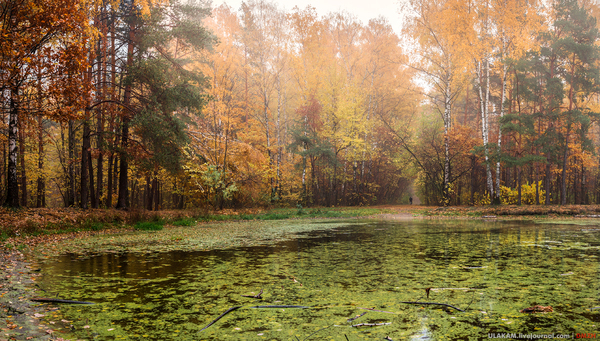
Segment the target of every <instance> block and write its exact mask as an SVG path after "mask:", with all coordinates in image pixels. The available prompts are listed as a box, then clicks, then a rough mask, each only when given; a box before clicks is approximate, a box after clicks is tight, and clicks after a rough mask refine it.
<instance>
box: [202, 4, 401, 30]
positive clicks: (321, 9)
mask: <svg viewBox="0 0 600 341" xmlns="http://www.w3.org/2000/svg"><path fill="white" fill-rule="evenodd" d="M242 1H243V0H212V3H213V6H214V7H217V6H220V5H221V4H222V3H227V5H229V6H230V7H232V8H233V9H235V10H239V8H240V5H241V4H242ZM271 1H272V2H274V3H276V4H278V6H279V8H281V9H284V10H286V11H290V10H291V9H292V8H294V6H298V7H299V8H301V9H304V8H306V6H308V5H311V6H312V7H314V8H315V9H316V10H317V13H319V15H321V16H324V15H326V14H327V13H330V12H338V11H340V10H345V11H347V12H349V13H351V14H353V15H355V16H356V17H357V18H358V19H359V20H360V21H362V23H363V24H367V23H368V22H369V19H373V18H377V17H379V16H383V17H385V18H387V20H388V21H389V23H390V24H391V25H392V27H393V29H394V32H396V34H399V33H400V29H401V21H400V15H399V14H398V10H399V7H400V5H399V1H398V0H320V1H315V0H271Z"/></svg>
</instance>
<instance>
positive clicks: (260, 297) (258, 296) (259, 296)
mask: <svg viewBox="0 0 600 341" xmlns="http://www.w3.org/2000/svg"><path fill="white" fill-rule="evenodd" d="M262 293H263V289H262V288H261V289H260V292H259V293H258V295H254V296H252V295H242V297H250V298H257V299H259V300H262Z"/></svg>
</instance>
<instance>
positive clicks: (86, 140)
mask: <svg viewBox="0 0 600 341" xmlns="http://www.w3.org/2000/svg"><path fill="white" fill-rule="evenodd" d="M90 148H91V146H90V123H89V111H88V110H87V109H86V113H85V120H84V122H83V137H82V144H81V182H80V189H79V190H80V193H81V202H80V203H79V207H81V208H88V203H89V195H90V192H89V187H88V185H89V178H90V177H91V175H90V173H89V170H90V169H89V167H88V163H89V162H91V160H90V159H89V156H90V154H89V150H90Z"/></svg>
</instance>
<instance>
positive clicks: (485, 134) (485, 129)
mask: <svg viewBox="0 0 600 341" xmlns="http://www.w3.org/2000/svg"><path fill="white" fill-rule="evenodd" d="M482 72H483V70H482V67H481V62H478V63H477V80H478V83H479V84H478V85H479V103H480V111H481V136H482V138H483V148H484V156H485V170H486V172H485V174H486V184H487V190H488V193H489V195H490V199H492V200H493V199H494V198H495V196H494V182H493V179H492V172H491V169H490V159H489V146H488V142H489V122H488V119H489V114H488V110H489V96H490V95H489V72H490V70H489V65H488V61H487V59H486V63H485V72H486V79H485V81H486V86H485V93H484V88H483V84H482V83H483V82H482V80H481V77H483V75H482Z"/></svg>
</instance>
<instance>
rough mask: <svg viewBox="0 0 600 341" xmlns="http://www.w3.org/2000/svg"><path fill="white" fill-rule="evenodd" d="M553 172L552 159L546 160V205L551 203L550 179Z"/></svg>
mask: <svg viewBox="0 0 600 341" xmlns="http://www.w3.org/2000/svg"><path fill="white" fill-rule="evenodd" d="M551 179H552V173H551V172H550V160H546V176H545V178H544V190H546V205H550V181H551Z"/></svg>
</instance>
